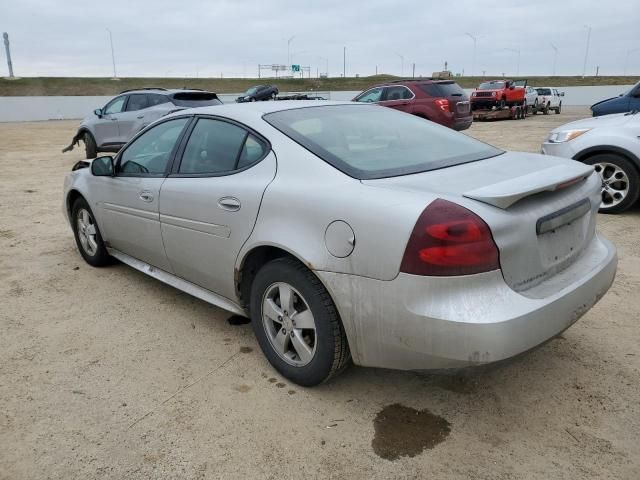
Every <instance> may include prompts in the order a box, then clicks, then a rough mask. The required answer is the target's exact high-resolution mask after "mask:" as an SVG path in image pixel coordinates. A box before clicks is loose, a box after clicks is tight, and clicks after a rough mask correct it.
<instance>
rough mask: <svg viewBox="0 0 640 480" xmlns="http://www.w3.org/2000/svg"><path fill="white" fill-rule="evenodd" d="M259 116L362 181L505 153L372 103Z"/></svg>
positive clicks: (459, 134)
mask: <svg viewBox="0 0 640 480" xmlns="http://www.w3.org/2000/svg"><path fill="white" fill-rule="evenodd" d="M263 118H264V119H265V120H266V121H267V122H268V123H269V124H271V125H272V126H274V127H275V128H277V129H278V130H280V131H281V132H282V133H284V134H285V135H287V136H288V137H290V138H291V139H293V140H294V141H295V142H297V143H299V144H300V145H302V146H303V147H305V148H306V149H307V150H309V151H311V152H312V153H314V154H315V155H317V156H318V157H320V158H321V159H323V160H324V161H326V162H327V163H329V164H331V165H333V166H334V167H336V168H337V169H339V170H341V171H342V172H344V173H346V174H347V175H349V176H351V177H354V178H358V179H362V180H365V179H374V178H385V177H394V176H398V175H408V174H412V173H419V172H426V171H429V170H435V169H438V168H444V167H450V166H453V165H459V164H462V163H467V162H474V161H477V160H482V159H485V158H489V157H494V156H496V155H500V154H501V153H503V152H502V150H499V149H497V148H495V147H492V146H491V145H487V144H486V143H482V142H480V141H478V140H475V139H473V138H471V137H469V136H467V135H465V134H462V133H459V132H456V131H454V130H451V129H448V128H446V127H443V126H440V125H437V124H435V123H432V122H429V121H428V120H424V119H422V118H419V117H416V116H414V115H409V114H406V113H402V112H398V111H396V110H393V109H391V108H387V107H380V106H375V105H359V104H353V105H325V106H317V107H305V108H297V109H291V110H282V111H279V112H274V113H269V114H266V115H265V116H264V117H263Z"/></svg>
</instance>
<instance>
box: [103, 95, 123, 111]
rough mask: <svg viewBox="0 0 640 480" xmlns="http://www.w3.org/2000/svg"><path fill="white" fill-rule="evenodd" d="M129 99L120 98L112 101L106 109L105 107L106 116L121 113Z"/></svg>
mask: <svg viewBox="0 0 640 480" xmlns="http://www.w3.org/2000/svg"><path fill="white" fill-rule="evenodd" d="M126 99H127V97H118V98H116V99H114V100H111V102H110V103H108V104H107V106H106V107H104V112H103V113H104V114H105V115H111V114H112V113H120V112H122V111H123V110H124V102H125V100H126Z"/></svg>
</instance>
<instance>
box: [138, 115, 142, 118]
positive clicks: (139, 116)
mask: <svg viewBox="0 0 640 480" xmlns="http://www.w3.org/2000/svg"><path fill="white" fill-rule="evenodd" d="M136 118H144V115H138V116H137V117H136Z"/></svg>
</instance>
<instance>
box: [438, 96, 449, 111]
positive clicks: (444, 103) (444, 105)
mask: <svg viewBox="0 0 640 480" xmlns="http://www.w3.org/2000/svg"><path fill="white" fill-rule="evenodd" d="M435 104H436V106H437V107H438V108H439V109H440V110H442V111H443V112H448V111H449V100H447V99H446V98H438V99H437V100H436V101H435Z"/></svg>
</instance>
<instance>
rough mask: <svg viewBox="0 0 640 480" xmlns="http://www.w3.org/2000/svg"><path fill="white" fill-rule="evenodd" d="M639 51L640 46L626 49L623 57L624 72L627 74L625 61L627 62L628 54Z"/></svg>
mask: <svg viewBox="0 0 640 480" xmlns="http://www.w3.org/2000/svg"><path fill="white" fill-rule="evenodd" d="M636 52H640V48H634V49H631V50H627V55H626V56H625V57H624V74H625V75H626V74H627V63H629V55H631V54H632V53H636Z"/></svg>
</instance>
